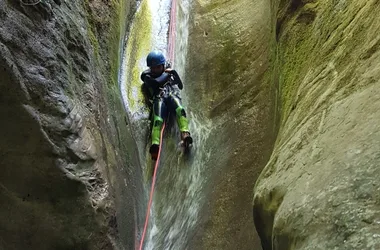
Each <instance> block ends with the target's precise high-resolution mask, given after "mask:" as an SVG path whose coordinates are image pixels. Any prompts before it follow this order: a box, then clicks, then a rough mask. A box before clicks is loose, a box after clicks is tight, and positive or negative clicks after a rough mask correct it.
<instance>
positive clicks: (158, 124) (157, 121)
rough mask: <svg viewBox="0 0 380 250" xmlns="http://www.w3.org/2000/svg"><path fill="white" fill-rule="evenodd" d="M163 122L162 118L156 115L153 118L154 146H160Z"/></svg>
mask: <svg viewBox="0 0 380 250" xmlns="http://www.w3.org/2000/svg"><path fill="white" fill-rule="evenodd" d="M163 122H164V121H163V120H162V119H161V117H159V116H156V115H154V116H153V128H152V144H157V145H159V144H160V136H161V129H162V124H163Z"/></svg>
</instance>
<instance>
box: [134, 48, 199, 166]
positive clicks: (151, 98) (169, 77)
mask: <svg viewBox="0 0 380 250" xmlns="http://www.w3.org/2000/svg"><path fill="white" fill-rule="evenodd" d="M146 64H147V66H148V67H149V69H147V70H145V71H144V72H142V74H141V80H142V81H143V84H142V85H141V89H142V93H143V94H144V98H145V103H146V104H147V105H149V106H150V107H152V106H153V107H152V112H151V113H152V145H151V147H150V149H149V152H150V154H151V156H152V160H157V157H158V151H159V146H160V132H161V129H162V126H163V123H164V120H165V119H166V117H167V115H168V114H169V112H170V113H175V115H176V119H177V124H178V127H179V130H180V131H181V145H182V146H183V147H184V148H185V149H188V148H189V147H190V146H191V144H192V143H193V139H192V137H191V136H190V131H189V120H188V118H187V117H186V112H185V109H184V107H183V106H182V102H181V96H180V90H182V88H183V83H182V81H181V78H180V77H179V75H178V73H177V72H176V71H175V70H174V69H171V68H170V64H168V63H167V62H166V59H165V56H164V55H163V54H162V53H161V52H159V51H152V52H150V53H149V54H148V56H147V58H146Z"/></svg>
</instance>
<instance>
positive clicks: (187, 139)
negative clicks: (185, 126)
mask: <svg viewBox="0 0 380 250" xmlns="http://www.w3.org/2000/svg"><path fill="white" fill-rule="evenodd" d="M181 140H182V144H183V146H184V147H186V148H187V147H189V146H190V145H191V144H193V138H191V136H190V132H187V131H184V132H181Z"/></svg>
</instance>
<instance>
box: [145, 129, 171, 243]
mask: <svg viewBox="0 0 380 250" xmlns="http://www.w3.org/2000/svg"><path fill="white" fill-rule="evenodd" d="M164 130H165V123H164V125H163V126H162V129H161V134H160V146H159V149H158V156H157V160H156V164H155V165H154V173H153V180H152V186H151V188H150V195H149V202H148V208H147V209H146V215H145V225H144V230H143V234H142V237H141V241H140V247H139V250H141V249H142V247H143V244H144V238H145V233H146V229H147V227H148V223H149V214H150V207H151V206H152V201H153V193H154V184H155V183H156V175H157V169H158V164H159V162H160V156H161V146H162V136H163V134H164Z"/></svg>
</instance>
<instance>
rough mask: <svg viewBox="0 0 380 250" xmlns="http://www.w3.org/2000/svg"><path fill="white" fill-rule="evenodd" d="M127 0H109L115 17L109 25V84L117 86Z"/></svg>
mask: <svg viewBox="0 0 380 250" xmlns="http://www.w3.org/2000/svg"><path fill="white" fill-rule="evenodd" d="M126 2H127V1H123V0H111V5H112V9H113V13H112V15H115V18H114V19H113V21H112V22H111V25H110V33H109V38H108V39H109V45H108V46H109V58H110V72H111V82H110V84H112V85H116V86H117V81H118V73H119V68H120V62H121V51H122V49H123V48H122V39H123V38H124V37H125V32H126V24H127V22H126V19H127V11H128V8H127V6H126Z"/></svg>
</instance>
